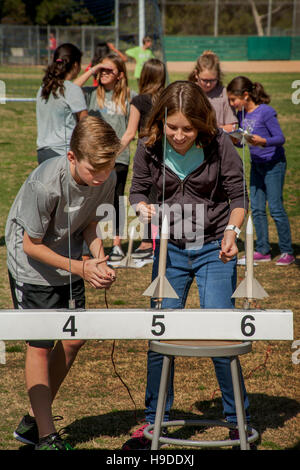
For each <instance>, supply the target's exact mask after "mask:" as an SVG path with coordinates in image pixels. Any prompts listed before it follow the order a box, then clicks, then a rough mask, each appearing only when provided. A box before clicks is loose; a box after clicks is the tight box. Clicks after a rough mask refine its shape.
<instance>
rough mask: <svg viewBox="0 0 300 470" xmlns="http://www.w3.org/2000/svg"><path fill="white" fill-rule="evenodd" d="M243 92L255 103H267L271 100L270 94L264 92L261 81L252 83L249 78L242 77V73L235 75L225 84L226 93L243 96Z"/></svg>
mask: <svg viewBox="0 0 300 470" xmlns="http://www.w3.org/2000/svg"><path fill="white" fill-rule="evenodd" d="M245 92H247V93H248V95H249V96H250V98H251V100H252V101H253V102H254V103H255V104H262V103H264V104H268V103H270V101H271V98H270V96H269V95H268V94H267V93H266V92H265V89H264V87H263V86H262V84H261V83H259V82H254V83H252V82H251V80H250V79H249V78H247V77H243V76H242V75H240V76H239V77H235V78H234V79H233V80H231V82H230V83H229V84H228V85H227V93H232V94H233V95H235V96H243V94H244V93H245Z"/></svg>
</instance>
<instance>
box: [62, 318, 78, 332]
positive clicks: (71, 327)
mask: <svg viewBox="0 0 300 470" xmlns="http://www.w3.org/2000/svg"><path fill="white" fill-rule="evenodd" d="M76 331H77V328H75V317H74V315H71V316H70V317H69V318H68V320H67V322H66V324H65V325H64V327H63V332H64V333H69V332H70V333H71V336H75V333H76Z"/></svg>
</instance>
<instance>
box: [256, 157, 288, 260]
mask: <svg viewBox="0 0 300 470" xmlns="http://www.w3.org/2000/svg"><path fill="white" fill-rule="evenodd" d="M285 171H286V161H285V160H279V161H276V162H265V163H254V162H252V164H251V173H250V197H251V209H252V215H253V223H254V226H255V231H256V251H258V252H259V253H261V254H263V255H266V254H268V253H270V251H271V247H270V243H269V232H268V219H267V213H266V204H267V201H268V205H269V210H270V214H271V217H272V218H273V220H274V222H275V224H276V228H277V233H278V243H279V249H280V253H289V254H290V255H292V254H293V248H292V240H291V230H290V224H289V219H288V216H287V214H286V212H285V209H284V206H283V197H282V191H283V184H284V176H285Z"/></svg>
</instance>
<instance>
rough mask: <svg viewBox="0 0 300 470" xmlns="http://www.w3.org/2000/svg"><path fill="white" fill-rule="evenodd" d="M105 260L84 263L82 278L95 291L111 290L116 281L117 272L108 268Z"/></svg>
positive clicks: (96, 259)
mask: <svg viewBox="0 0 300 470" xmlns="http://www.w3.org/2000/svg"><path fill="white" fill-rule="evenodd" d="M107 260H108V256H106V257H105V258H102V259H101V258H92V259H89V260H85V261H83V265H82V277H83V279H84V280H85V281H87V282H88V283H89V284H90V285H91V286H92V287H94V288H95V289H109V288H110V287H111V285H112V283H113V282H114V281H115V280H116V275H115V271H114V270H113V269H111V268H110V267H109V266H107V264H106V261H107Z"/></svg>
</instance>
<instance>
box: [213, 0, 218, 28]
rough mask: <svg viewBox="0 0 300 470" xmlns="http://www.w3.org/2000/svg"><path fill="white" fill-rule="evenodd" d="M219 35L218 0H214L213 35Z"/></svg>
mask: <svg viewBox="0 0 300 470" xmlns="http://www.w3.org/2000/svg"><path fill="white" fill-rule="evenodd" d="M218 35H219V0H215V23H214V36H215V37H217V36H218Z"/></svg>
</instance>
